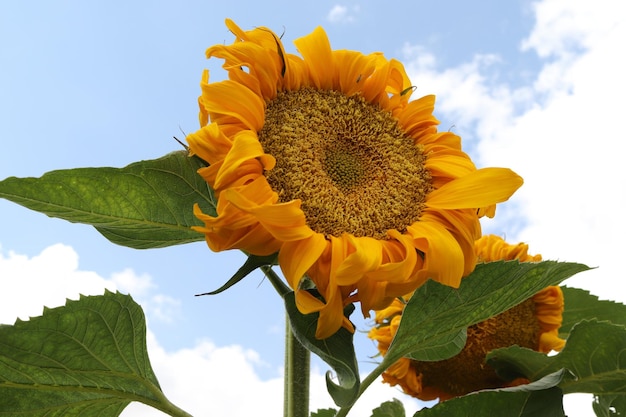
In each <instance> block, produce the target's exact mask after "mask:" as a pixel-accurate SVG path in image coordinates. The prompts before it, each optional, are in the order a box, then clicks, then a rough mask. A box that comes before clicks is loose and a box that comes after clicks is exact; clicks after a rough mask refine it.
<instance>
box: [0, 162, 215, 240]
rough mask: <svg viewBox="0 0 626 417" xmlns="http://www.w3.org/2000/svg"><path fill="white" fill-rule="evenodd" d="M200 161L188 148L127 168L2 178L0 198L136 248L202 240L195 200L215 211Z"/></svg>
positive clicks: (70, 170)
mask: <svg viewBox="0 0 626 417" xmlns="http://www.w3.org/2000/svg"><path fill="white" fill-rule="evenodd" d="M201 166H203V162H202V161H201V160H200V159H198V158H190V157H188V156H187V154H186V152H184V151H180V152H173V153H170V154H168V155H166V156H164V157H162V158H159V159H154V160H150V161H141V162H136V163H134V164H131V165H128V166H127V167H125V168H108V167H104V168H76V169H68V170H59V171H51V172H48V173H46V174H44V175H43V176H42V177H40V178H16V177H10V178H7V179H5V180H3V181H0V197H2V198H5V199H7V200H10V201H13V202H15V203H17V204H20V205H22V206H24V207H27V208H29V209H31V210H35V211H39V212H42V213H44V214H47V215H48V216H50V217H58V218H61V219H65V220H68V221H70V222H74V223H86V224H90V225H93V226H94V227H95V228H96V229H97V230H98V231H99V232H100V233H102V234H103V235H104V236H105V237H106V238H107V239H109V240H110V241H111V242H113V243H116V244H119V245H123V246H129V247H132V248H136V249H147V248H159V247H165V246H171V245H176V244H182V243H188V242H194V241H198V240H203V239H204V237H203V236H202V234H200V233H197V232H194V231H193V230H190V227H191V226H193V225H199V224H201V222H200V221H199V220H198V219H196V218H195V217H194V215H193V211H192V210H193V205H194V203H198V204H199V205H200V207H201V208H202V210H203V211H204V212H205V213H213V214H214V213H215V198H214V196H213V193H212V191H211V190H210V188H209V187H208V186H207V184H206V182H205V181H204V180H203V179H202V178H201V177H200V176H199V175H198V174H197V172H196V171H197V170H198V168H200V167H201Z"/></svg>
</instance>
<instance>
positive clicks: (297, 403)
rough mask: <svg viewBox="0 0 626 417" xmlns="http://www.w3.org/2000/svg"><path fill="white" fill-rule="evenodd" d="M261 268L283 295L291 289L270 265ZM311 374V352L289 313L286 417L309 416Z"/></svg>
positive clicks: (287, 317) (277, 290)
mask: <svg viewBox="0 0 626 417" xmlns="http://www.w3.org/2000/svg"><path fill="white" fill-rule="evenodd" d="M261 270H262V271H263V273H264V274H265V276H266V277H267V279H268V280H269V281H270V282H271V283H272V285H273V286H274V289H275V290H276V292H278V294H279V295H280V296H281V297H284V296H285V294H287V293H288V292H290V291H291V290H290V289H289V287H288V286H287V285H286V284H285V283H284V282H283V280H282V279H281V278H280V277H279V276H278V274H276V272H274V270H273V269H272V268H271V267H270V266H269V265H265V266H262V267H261ZM310 374H311V353H310V352H309V350H308V349H307V348H305V347H304V346H302V344H301V343H300V342H299V341H298V339H297V338H296V336H295V335H294V333H293V331H292V329H291V324H290V321H289V315H287V316H286V318H285V386H284V393H285V395H284V409H283V415H284V417H308V415H309V380H310Z"/></svg>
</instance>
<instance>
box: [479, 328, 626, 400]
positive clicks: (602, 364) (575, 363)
mask: <svg viewBox="0 0 626 417" xmlns="http://www.w3.org/2000/svg"><path fill="white" fill-rule="evenodd" d="M624 352H626V328H624V327H623V326H620V325H615V324H611V323H607V322H598V321H595V320H593V321H583V322H580V323H579V324H577V325H576V326H574V327H573V328H572V332H571V333H570V336H569V338H568V339H567V344H566V345H565V347H564V348H563V350H562V351H561V352H560V353H559V354H558V355H555V356H547V355H544V354H542V353H538V352H535V351H533V350H530V349H524V348H520V347H518V346H512V347H509V348H504V349H496V350H494V351H492V352H491V353H489V354H488V355H487V363H488V364H489V365H491V366H492V367H494V368H495V369H496V371H497V372H498V373H499V374H500V375H502V376H504V377H509V378H510V377H511V376H519V375H522V376H524V377H526V378H528V379H530V380H531V381H532V380H536V379H539V378H541V377H543V376H544V375H547V374H549V373H551V372H554V371H555V370H557V369H562V368H565V369H568V370H569V371H570V372H571V373H572V374H573V375H574V378H572V379H566V380H563V381H562V382H561V383H560V385H559V386H560V388H561V389H562V390H563V392H564V393H565V394H569V393H574V392H587V393H592V394H596V395H623V394H624V392H626V354H624Z"/></svg>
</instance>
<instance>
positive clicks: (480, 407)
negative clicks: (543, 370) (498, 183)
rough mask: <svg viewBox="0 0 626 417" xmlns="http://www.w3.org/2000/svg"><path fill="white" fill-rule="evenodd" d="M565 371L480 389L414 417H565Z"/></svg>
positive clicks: (426, 409)
mask: <svg viewBox="0 0 626 417" xmlns="http://www.w3.org/2000/svg"><path fill="white" fill-rule="evenodd" d="M563 376H564V371H557V372H555V373H553V374H550V375H547V376H546V377H545V378H543V379H541V380H539V381H536V382H534V383H533V384H527V385H522V386H519V387H513V388H504V389H500V390H485V391H478V392H475V393H472V394H469V395H465V396H463V397H457V398H453V399H451V400H448V401H444V402H442V403H439V404H437V405H435V406H434V407H432V408H425V409H422V410H420V411H418V412H417V413H416V414H415V415H414V417H450V416H454V417H475V416H498V417H565V413H564V411H563V393H562V392H561V390H560V389H559V388H558V387H557V386H556V385H557V384H558V383H559V381H561V380H562V378H563Z"/></svg>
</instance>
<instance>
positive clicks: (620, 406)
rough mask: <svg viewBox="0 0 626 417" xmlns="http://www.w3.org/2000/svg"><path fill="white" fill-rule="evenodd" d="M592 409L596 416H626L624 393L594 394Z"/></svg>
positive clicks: (625, 397) (625, 395) (625, 394)
mask: <svg viewBox="0 0 626 417" xmlns="http://www.w3.org/2000/svg"><path fill="white" fill-rule="evenodd" d="M592 405H593V411H594V412H595V413H596V416H598V417H618V416H622V417H623V416H626V393H624V394H622V395H596V396H594V400H593V403H592Z"/></svg>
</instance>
